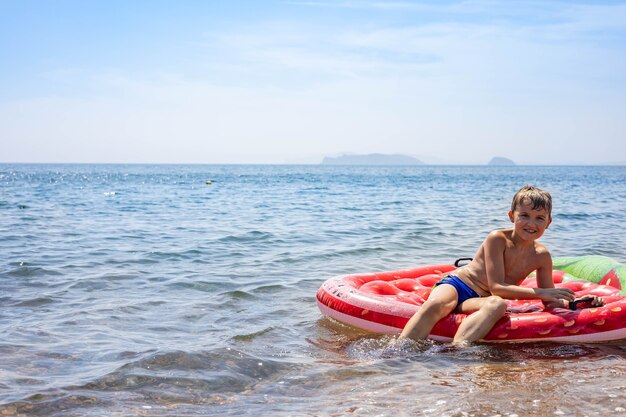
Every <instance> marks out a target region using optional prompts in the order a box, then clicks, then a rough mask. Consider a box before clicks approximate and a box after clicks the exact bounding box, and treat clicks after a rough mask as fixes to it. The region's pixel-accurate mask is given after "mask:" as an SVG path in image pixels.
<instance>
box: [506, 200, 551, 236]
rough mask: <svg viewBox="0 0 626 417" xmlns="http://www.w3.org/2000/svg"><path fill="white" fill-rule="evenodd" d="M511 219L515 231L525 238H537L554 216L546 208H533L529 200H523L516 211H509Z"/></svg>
mask: <svg viewBox="0 0 626 417" xmlns="http://www.w3.org/2000/svg"><path fill="white" fill-rule="evenodd" d="M509 219H511V222H513V224H514V225H515V233H516V234H517V235H518V236H520V237H521V238H523V239H525V240H537V239H539V238H540V237H541V235H543V232H545V231H546V229H547V228H548V226H549V225H550V223H552V217H551V216H550V213H549V212H548V210H546V209H545V208H537V209H533V206H532V204H531V203H530V202H529V201H526V200H523V201H521V202H520V204H518V205H517V207H516V208H515V211H509Z"/></svg>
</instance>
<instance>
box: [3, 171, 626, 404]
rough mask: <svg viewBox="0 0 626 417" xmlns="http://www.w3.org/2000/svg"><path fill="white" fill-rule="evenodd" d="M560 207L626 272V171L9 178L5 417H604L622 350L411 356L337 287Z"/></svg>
mask: <svg viewBox="0 0 626 417" xmlns="http://www.w3.org/2000/svg"><path fill="white" fill-rule="evenodd" d="M527 183H529V184H534V185H537V186H539V187H542V188H545V189H546V190H548V191H550V192H551V193H552V195H553V198H554V212H553V219H554V221H553V223H552V225H551V226H550V228H549V229H548V230H547V231H546V233H545V235H544V237H542V239H541V240H542V242H543V243H544V244H545V245H546V246H547V247H548V248H550V250H551V251H552V254H553V255H554V256H578V255H589V254H598V255H606V256H610V257H613V258H614V259H615V260H617V261H619V262H622V263H624V262H626V238H625V233H624V219H626V168H625V167H535V166H512V167H489V166H471V167H465V166H415V167H330V166H253V165H240V166H238V165H206V166H203V165H26V164H24V165H9V164H4V165H0V415H9V416H10V415H33V416H128V415H139V416H207V415H216V416H217V415H220V416H222V415H227V416H240V415H250V416H259V415H262V416H266V415H267V416H292V415H294V416H296V415H304V416H313V415H322V416H329V415H361V416H369V415H377V416H403V415H407V416H415V415H420V416H421V415H423V416H497V415H500V416H561V415H563V416H612V415H624V414H626V343H624V342H615V343H608V344H599V345H593V344H579V345H558V344H547V343H541V344H510V345H506V344H505V345H485V344H474V345H470V346H467V347H451V346H449V345H446V344H441V343H435V342H423V343H398V341H397V340H396V338H394V337H392V336H377V335H373V334H368V333H364V332H360V331H356V330H354V329H351V328H349V327H346V326H343V325H341V324H338V323H336V322H333V321H332V320H330V319H327V318H324V317H323V316H322V315H321V314H320V312H319V311H318V308H317V305H316V300H315V293H316V291H317V289H318V287H319V286H320V285H321V284H322V282H323V281H324V280H326V279H327V278H329V277H331V276H334V275H338V274H347V273H358V272H366V271H385V270H396V269H402V268H410V267H414V266H419V265H427V264H436V263H449V262H453V261H454V260H455V259H456V258H460V257H468V256H473V254H474V253H475V251H476V249H477V247H478V245H479V244H480V243H481V241H482V240H483V239H484V238H485V236H486V234H487V233H488V232H489V231H491V230H493V229H497V228H506V227H509V226H510V222H509V220H508V217H507V211H508V210H509V206H510V200H511V197H512V195H513V193H514V192H515V191H516V190H517V189H519V188H520V187H521V186H522V185H524V184H527Z"/></svg>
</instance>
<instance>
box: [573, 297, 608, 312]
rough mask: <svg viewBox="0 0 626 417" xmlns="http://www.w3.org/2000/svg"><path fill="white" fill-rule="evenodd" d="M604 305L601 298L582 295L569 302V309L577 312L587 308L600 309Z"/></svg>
mask: <svg viewBox="0 0 626 417" xmlns="http://www.w3.org/2000/svg"><path fill="white" fill-rule="evenodd" d="M603 305H604V300H603V299H602V297H598V296H597V295H591V294H588V295H583V296H582V297H577V298H575V299H574V300H573V301H570V303H569V308H570V309H571V310H577V309H581V308H589V307H602V306H603Z"/></svg>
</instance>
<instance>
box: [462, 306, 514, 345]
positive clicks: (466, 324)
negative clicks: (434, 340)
mask: <svg viewBox="0 0 626 417" xmlns="http://www.w3.org/2000/svg"><path fill="white" fill-rule="evenodd" d="M455 312H456V313H463V314H469V316H467V317H465V319H463V322H462V323H461V325H460V326H459V329H458V330H457V332H456V335H455V336H454V343H457V342H475V341H477V340H480V339H482V338H483V337H485V336H486V335H487V333H489V331H490V330H491V328H492V327H493V325H494V324H496V322H497V321H498V320H500V318H501V317H502V316H504V313H505V312H506V302H505V301H504V300H503V299H502V298H500V297H497V296H493V295H492V296H490V297H481V298H469V299H467V300H465V301H464V302H463V303H462V304H461V305H459V306H458V307H457V308H456V310H455Z"/></svg>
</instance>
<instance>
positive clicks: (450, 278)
mask: <svg viewBox="0 0 626 417" xmlns="http://www.w3.org/2000/svg"><path fill="white" fill-rule="evenodd" d="M441 284H448V285H452V286H453V287H454V288H455V289H456V293H457V294H458V297H459V301H458V303H457V305H461V303H463V302H464V301H465V300H467V299H468V298H480V295H478V294H477V293H476V291H474V290H473V289H471V288H470V286H469V285H467V284H466V283H464V282H463V281H461V278H459V277H457V276H456V275H451V274H450V275H446V276H445V277H443V279H442V280H441V281H439V282H438V283H436V284H435V287H436V286H438V285H441Z"/></svg>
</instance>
